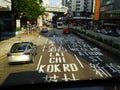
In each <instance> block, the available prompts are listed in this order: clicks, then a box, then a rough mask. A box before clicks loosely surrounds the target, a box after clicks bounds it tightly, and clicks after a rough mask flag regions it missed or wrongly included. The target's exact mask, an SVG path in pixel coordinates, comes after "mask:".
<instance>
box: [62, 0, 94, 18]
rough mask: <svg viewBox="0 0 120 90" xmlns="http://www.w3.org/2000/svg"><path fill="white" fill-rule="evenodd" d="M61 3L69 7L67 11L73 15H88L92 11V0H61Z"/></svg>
mask: <svg viewBox="0 0 120 90" xmlns="http://www.w3.org/2000/svg"><path fill="white" fill-rule="evenodd" d="M62 4H63V5H64V6H67V7H68V8H69V10H68V12H71V15H72V16H74V17H82V16H86V17H90V16H91V13H93V0H62Z"/></svg>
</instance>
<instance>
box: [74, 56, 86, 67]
mask: <svg viewBox="0 0 120 90" xmlns="http://www.w3.org/2000/svg"><path fill="white" fill-rule="evenodd" d="M74 56H75V58H76V60H77V61H78V62H79V64H80V66H81V67H82V68H84V66H83V65H82V63H81V62H80V60H79V59H78V57H77V56H76V55H75V54H74Z"/></svg>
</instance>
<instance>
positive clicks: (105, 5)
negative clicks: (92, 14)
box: [100, 0, 120, 28]
mask: <svg viewBox="0 0 120 90" xmlns="http://www.w3.org/2000/svg"><path fill="white" fill-rule="evenodd" d="M100 20H101V23H102V24H104V23H109V24H110V23H112V24H115V25H116V27H119V28H120V0H101V6H100Z"/></svg>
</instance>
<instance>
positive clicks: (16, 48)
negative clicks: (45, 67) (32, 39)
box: [11, 43, 27, 53]
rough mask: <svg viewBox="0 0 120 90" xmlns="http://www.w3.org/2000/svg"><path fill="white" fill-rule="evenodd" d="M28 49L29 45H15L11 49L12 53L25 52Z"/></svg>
mask: <svg viewBox="0 0 120 90" xmlns="http://www.w3.org/2000/svg"><path fill="white" fill-rule="evenodd" d="M26 47H27V44H25V43H17V44H14V45H13V46H12V48H11V53H15V52H24V51H25V49H26Z"/></svg>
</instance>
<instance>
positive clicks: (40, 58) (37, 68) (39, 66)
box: [36, 55, 42, 70]
mask: <svg viewBox="0 0 120 90" xmlns="http://www.w3.org/2000/svg"><path fill="white" fill-rule="evenodd" d="M41 60H42V55H41V56H40V58H39V62H38V65H37V68H36V70H38V69H39V67H40V63H41Z"/></svg>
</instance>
